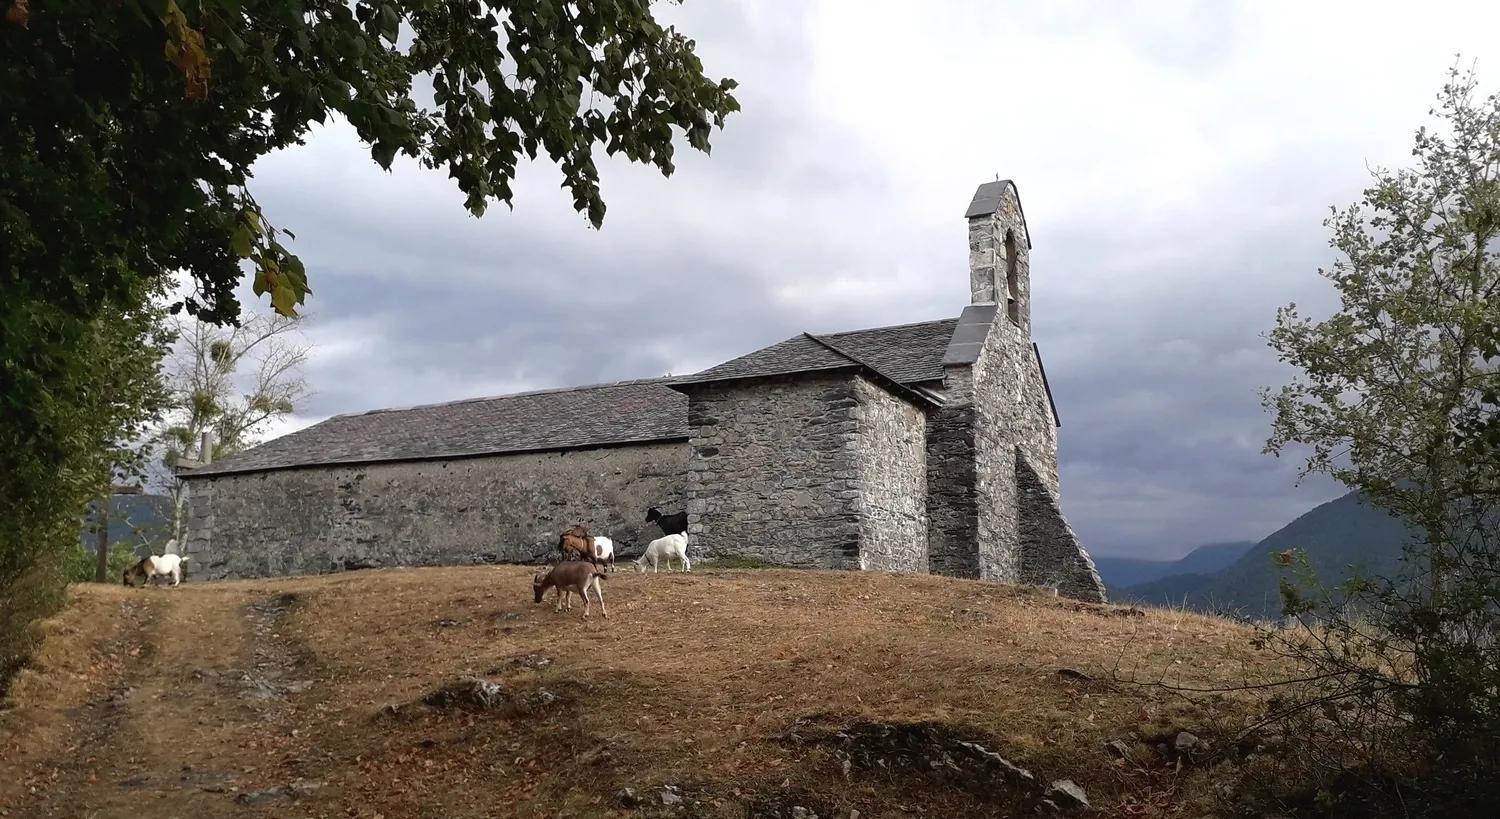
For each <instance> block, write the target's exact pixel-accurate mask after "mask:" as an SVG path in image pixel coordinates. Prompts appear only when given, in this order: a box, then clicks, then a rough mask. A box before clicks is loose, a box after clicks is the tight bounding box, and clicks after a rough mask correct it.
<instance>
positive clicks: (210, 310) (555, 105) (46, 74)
mask: <svg viewBox="0 0 1500 819" xmlns="http://www.w3.org/2000/svg"><path fill="white" fill-rule="evenodd" d="M677 2H680V0H677ZM0 4H7V5H8V6H9V8H8V9H7V14H6V21H7V22H5V23H0V128H3V132H4V133H5V134H6V139H5V140H4V141H3V143H0V244H3V245H4V246H5V247H6V248H8V251H7V252H6V253H7V255H8V256H9V257H10V258H8V259H7V260H6V262H5V264H4V265H3V266H0V275H3V277H4V282H3V284H4V287H5V290H6V293H7V297H8V298H14V297H25V298H26V299H27V300H35V301H43V302H46V303H49V304H55V305H58V306H60V307H64V308H65V309H67V310H68V311H69V312H72V313H74V314H77V315H80V316H87V315H91V314H92V313H93V312H94V311H96V310H97V309H98V308H99V307H100V306H101V305H102V304H104V303H106V302H108V301H111V300H119V299H120V298H122V297H123V296H124V294H125V291H126V290H128V288H129V284H128V281H129V279H130V278H131V276H133V275H142V276H146V277H164V276H165V275H167V274H169V273H171V272H173V271H177V270H186V271H188V272H189V273H190V274H191V276H192V278H193V280H194V282H195V284H196V290H197V292H196V293H195V294H194V295H193V296H191V297H189V298H187V299H186V300H185V302H184V304H185V306H186V308H187V309H188V311H189V313H191V314H193V315H196V316H198V317H199V318H201V319H203V320H206V321H210V322H214V323H223V322H225V321H233V320H234V319H235V318H236V317H237V315H238V302H237V300H236V298H235V296H234V292H233V291H234V287H235V286H236V284H237V283H238V282H239V281H240V279H241V276H242V273H241V271H240V264H241V261H242V260H249V261H250V262H251V263H252V264H253V265H254V268H255V271H256V272H255V292H256V293H257V294H258V295H260V294H269V296H270V300H271V303H272V305H273V306H274V307H275V309H276V310H277V311H278V312H280V313H282V314H283V315H291V314H293V313H295V310H296V306H297V305H299V304H301V303H302V302H303V299H304V297H305V296H306V295H307V294H308V293H309V292H310V290H309V287H308V281H307V274H306V272H305V270H304V268H303V265H302V263H301V262H300V261H299V260H298V259H297V258H296V257H295V256H294V255H292V254H291V253H289V252H288V251H287V250H286V248H285V247H283V246H282V244H281V243H280V241H278V237H279V235H280V234H281V233H283V232H285V231H278V230H276V229H274V228H273V227H272V226H271V225H270V224H269V223H268V222H267V220H266V218H265V216H264V215H263V213H262V212H261V210H260V208H259V207H258V206H257V205H256V203H255V200H254V199H253V197H252V196H251V195H250V192H249V191H248V190H247V188H246V181H247V179H248V176H249V170H250V167H251V165H252V164H253V163H254V162H255V161H256V160H257V159H259V158H261V157H263V156H265V155H266V154H268V153H271V152H273V151H275V150H277V149H279V148H284V147H287V146H290V145H295V144H299V143H300V142H301V141H302V139H303V138H304V137H305V135H306V134H307V132H308V129H309V128H310V126H311V124H312V123H314V122H318V123H322V122H326V121H327V119H328V117H329V116H330V115H333V114H337V115H339V116H342V117H344V118H345V119H347V120H348V122H350V123H351V124H352V125H353V127H354V128H355V129H356V130H357V132H358V133H359V136H360V137H361V138H362V139H363V140H364V141H365V142H366V143H368V144H369V146H370V152H371V156H372V158H373V159H374V160H375V161H376V162H377V163H379V164H380V166H381V167H383V168H386V169H389V168H390V166H391V163H392V161H393V160H394V158H395V156H396V155H397V154H398V153H399V154H404V155H406V156H409V157H413V158H415V159H417V160H419V161H420V163H421V164H422V165H424V166H426V167H429V168H446V169H447V170H448V173H449V175H450V176H451V177H452V178H453V179H454V180H455V181H456V182H457V183H458V187H459V189H460V190H462V191H463V192H464V194H465V195H466V196H467V203H466V204H467V207H468V208H469V210H470V211H471V212H473V213H474V214H475V215H480V214H482V213H483V212H484V210H485V207H486V204H487V202H488V201H490V200H499V201H502V202H505V203H507V204H510V202H511V196H512V192H511V180H512V179H513V178H514V176H515V173H516V163H517V160H518V159H519V157H520V156H521V154H522V153H523V152H524V153H525V154H526V155H527V156H528V157H530V158H535V157H536V156H537V155H538V154H539V153H543V152H544V153H546V155H547V156H549V157H550V158H551V159H553V160H554V161H556V162H557V163H558V164H559V165H560V166H561V168H562V171H563V175H564V179H565V181H564V185H565V186H566V187H567V188H568V189H569V190H570V191H571V192H572V194H573V199H574V205H575V207H576V208H577V209H578V210H579V211H580V212H583V213H586V214H587V217H588V219H589V221H590V222H591V223H592V224H593V225H594V226H595V227H598V226H600V225H601V224H602V223H603V220H604V211H605V208H604V202H603V199H602V198H601V195H600V191H599V184H598V172H597V169H596V167H595V161H594V148H595V147H596V146H598V145H602V146H603V147H604V149H605V151H606V153H608V154H610V155H613V154H616V153H623V154H624V155H625V156H627V157H628V158H630V159H631V160H633V161H637V162H644V163H650V164H652V165H655V166H656V167H657V168H659V169H660V170H661V172H662V173H663V174H666V175H669V174H670V173H671V172H672V170H673V163H672V157H673V135H674V129H677V130H680V131H682V132H684V133H685V134H686V136H687V140H688V143H689V144H690V145H691V146H692V147H693V148H696V149H698V150H700V151H704V152H708V151H709V149H710V146H709V134H710V131H711V130H712V128H713V127H715V126H717V127H722V126H723V124H724V119H725V117H726V116H727V115H728V114H729V113H731V112H733V111H736V110H738V108H739V104H738V103H737V102H736V101H735V99H734V97H733V96H732V95H731V93H730V92H731V90H732V89H733V88H735V86H736V83H735V82H734V81H733V80H729V79H725V80H721V81H718V82H714V81H711V80H709V79H707V78H706V77H705V76H704V74H703V67H702V64H701V63H700V61H699V59H698V57H697V56H696V55H695V54H694V52H693V48H694V43H693V41H692V40H689V39H687V38H686V37H684V36H683V35H681V34H679V33H678V32H676V31H675V30H673V29H672V28H670V27H663V26H661V25H660V24H658V23H657V21H656V20H655V18H654V16H653V14H652V9H651V6H652V4H651V2H650V0H599V2H588V3H568V2H559V1H558V0H354V2H346V1H345V0H100V2H92V3H83V2H77V0H0ZM419 77H423V78H426V77H430V78H431V83H432V89H433V93H432V98H433V105H432V107H428V106H426V105H424V104H422V103H421V101H420V98H421V97H422V95H421V94H419V93H416V92H415V91H414V88H413V85H414V81H415V80H416V79H417V78H419ZM287 235H290V233H289V232H288V233H287ZM14 318H16V317H13V316H6V321H7V324H8V322H9V321H10V320H13V319H14Z"/></svg>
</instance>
